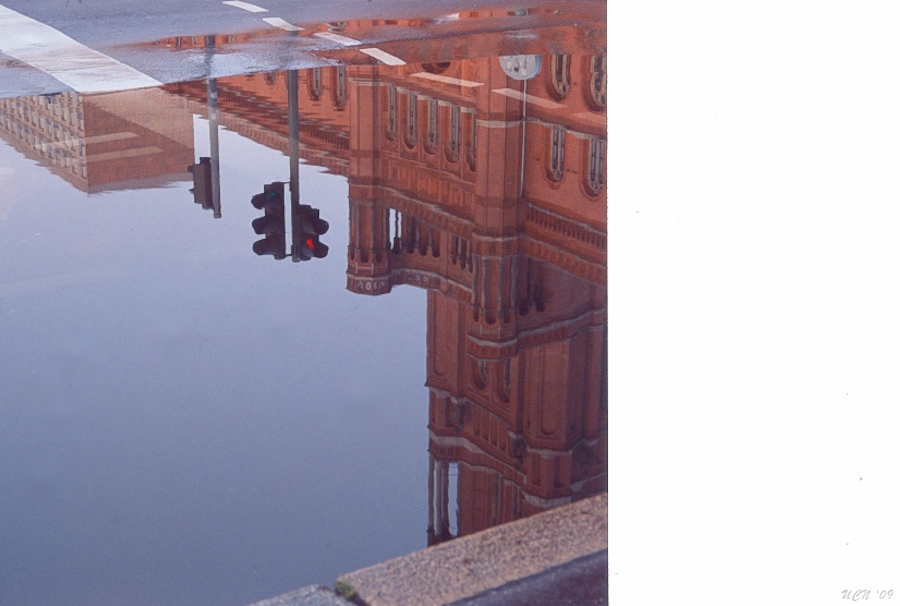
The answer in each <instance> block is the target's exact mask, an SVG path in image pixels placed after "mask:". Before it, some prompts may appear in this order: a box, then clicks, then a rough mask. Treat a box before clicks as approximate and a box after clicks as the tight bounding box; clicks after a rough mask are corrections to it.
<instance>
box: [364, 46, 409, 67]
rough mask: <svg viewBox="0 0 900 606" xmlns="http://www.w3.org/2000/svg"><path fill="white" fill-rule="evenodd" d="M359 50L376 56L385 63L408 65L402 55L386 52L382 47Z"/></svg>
mask: <svg viewBox="0 0 900 606" xmlns="http://www.w3.org/2000/svg"><path fill="white" fill-rule="evenodd" d="M359 52H361V53H365V54H367V55H369V56H370V57H375V58H376V59H378V60H379V61H381V62H382V63H384V64H385V65H406V61H404V60H403V59H401V58H400V57H395V56H394V55H392V54H390V53H386V52H384V51H383V50H381V49H380V48H364V49H361V50H360V51H359Z"/></svg>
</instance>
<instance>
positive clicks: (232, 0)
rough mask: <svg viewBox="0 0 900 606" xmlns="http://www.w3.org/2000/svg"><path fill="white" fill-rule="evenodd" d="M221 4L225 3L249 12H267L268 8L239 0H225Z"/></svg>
mask: <svg viewBox="0 0 900 606" xmlns="http://www.w3.org/2000/svg"><path fill="white" fill-rule="evenodd" d="M222 4H227V5H228V6H233V7H234V8H242V9H244V10H245V11H250V12H251V13H268V12H269V9H267V8H263V7H261V6H256V5H255V4H250V3H249V2H241V0H225V1H224V2H223V3H222Z"/></svg>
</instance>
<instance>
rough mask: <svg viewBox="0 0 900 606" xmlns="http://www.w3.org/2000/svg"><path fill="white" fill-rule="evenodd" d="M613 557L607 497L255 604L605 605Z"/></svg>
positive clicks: (287, 605)
mask: <svg viewBox="0 0 900 606" xmlns="http://www.w3.org/2000/svg"><path fill="white" fill-rule="evenodd" d="M607 554H608V552H607V495H606V494H601V495H598V496H596V497H592V498H589V499H584V500H581V501H577V502H575V503H572V504H570V505H564V506H562V507H558V508H556V509H552V510H550V511H547V512H544V513H540V514H537V515H534V516H531V517H528V518H524V519H522V520H517V521H515V522H511V523H509V524H503V525H501V526H496V527H494V528H489V529H487V530H484V531H482V532H478V533H475V534H472V535H468V536H464V537H460V538H458V539H454V540H452V541H448V542H446V543H441V544H439V545H435V546H433V547H429V548H427V549H423V550H420V551H415V552H413V553H410V554H408V555H405V556H400V557H398V558H393V559H391V560H387V561H385V562H381V563H379V564H375V565H374V566H369V567H367V568H362V569H360V570H357V571H355V572H351V573H349V574H345V575H343V576H342V577H340V578H339V579H338V580H337V582H336V583H335V587H337V588H338V589H339V590H340V592H341V593H342V594H343V595H344V596H346V597H347V598H349V600H351V601H348V600H346V599H344V598H342V597H340V596H338V595H336V594H335V593H334V592H333V591H331V590H329V589H327V588H325V587H322V586H315V585H312V586H309V587H304V588H301V589H298V590H296V591H293V592H290V593H286V594H283V595H281V596H278V597H275V598H272V599H269V600H264V601H262V602H257V603H256V604H252V605H251V606H352V605H353V604H356V605H357V606H359V605H365V606H413V605H414V606H444V605H448V604H453V605H455V606H506V605H510V606H511V605H513V604H515V605H521V606H530V605H532V604H534V605H535V606H537V605H538V604H540V605H541V606H554V605H558V606H566V605H572V606H575V605H593V604H596V605H598V606H599V605H604V606H605V605H606V604H608V585H607V557H608V556H607Z"/></svg>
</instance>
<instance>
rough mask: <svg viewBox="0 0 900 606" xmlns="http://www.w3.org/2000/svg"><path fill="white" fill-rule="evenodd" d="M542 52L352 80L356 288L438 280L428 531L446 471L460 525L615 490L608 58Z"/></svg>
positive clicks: (465, 528) (443, 514)
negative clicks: (519, 77) (611, 484)
mask: <svg viewBox="0 0 900 606" xmlns="http://www.w3.org/2000/svg"><path fill="white" fill-rule="evenodd" d="M545 60H546V63H547V64H548V65H547V66H545V70H544V73H545V74H547V72H548V71H550V73H549V74H547V76H546V78H545V80H543V81H542V80H541V79H540V77H539V78H536V79H535V80H533V81H531V82H529V83H528V85H527V88H526V87H525V86H523V84H522V83H521V82H515V81H511V80H509V79H507V77H506V76H505V75H504V74H503V72H502V71H501V69H500V66H499V64H498V62H497V61H496V59H494V60H481V61H462V62H450V63H442V64H431V65H426V66H416V67H413V66H406V67H405V68H403V69H402V70H399V71H398V70H385V69H383V68H373V69H366V68H358V69H355V70H354V72H353V79H352V81H353V82H354V83H355V86H352V87H351V89H352V93H353V96H352V101H351V107H352V109H353V113H352V117H351V133H350V157H351V167H350V174H349V179H350V204H351V212H350V230H351V233H350V250H349V251H348V272H347V275H348V278H347V284H348V288H349V289H350V290H352V291H354V292H358V293H360V294H372V295H377V294H383V293H386V292H388V291H390V289H391V288H392V287H393V286H394V285H396V284H413V285H416V286H421V287H423V288H426V289H427V290H428V365H427V368H428V379H427V385H428V387H429V390H430V416H429V430H430V434H431V442H430V447H429V451H430V453H431V457H432V460H431V470H432V478H431V503H432V511H431V520H430V522H431V523H430V526H431V528H430V530H431V531H432V534H431V535H430V536H431V540H432V541H437V540H442V539H445V538H448V537H449V536H451V520H450V516H449V502H448V501H449V498H450V495H449V492H450V485H451V481H450V480H451V478H450V475H451V474H452V473H453V472H454V471H455V472H456V473H457V474H458V477H457V479H456V482H457V499H458V503H457V504H458V507H459V513H458V516H459V517H458V529H457V530H456V533H457V534H466V533H470V532H474V531H477V530H480V529H482V528H485V527H488V526H490V525H493V524H497V523H501V522H506V521H510V520H513V519H516V518H518V517H521V516H523V515H528V514H530V513H534V512H537V511H541V510H544V509H547V508H549V507H553V506H555V505H558V504H561V503H564V502H568V501H570V500H572V499H573V498H579V497H582V496H587V495H590V494H593V493H596V492H597V491H600V490H603V489H605V486H606V439H605V437H606V419H605V378H604V377H605V332H606V290H605V284H606V273H605V265H606V246H605V245H606V235H605V232H606V188H605V187H604V181H605V147H606V137H605V130H606V129H605V98H604V95H605V90H604V88H603V87H604V86H605V81H604V79H603V73H602V70H603V69H604V65H603V63H602V55H598V56H597V57H596V58H594V57H592V58H580V57H579V58H574V59H570V58H568V57H548V58H545ZM573 64H574V66H573ZM547 67H549V68H551V69H552V71H551V70H548V69H547ZM576 68H577V69H576ZM404 71H405V72H406V73H403V72H404ZM523 100H525V102H526V103H525V104H524V106H523ZM369 125H371V126H369ZM523 125H524V129H525V131H524V133H523ZM523 143H524V145H523Z"/></svg>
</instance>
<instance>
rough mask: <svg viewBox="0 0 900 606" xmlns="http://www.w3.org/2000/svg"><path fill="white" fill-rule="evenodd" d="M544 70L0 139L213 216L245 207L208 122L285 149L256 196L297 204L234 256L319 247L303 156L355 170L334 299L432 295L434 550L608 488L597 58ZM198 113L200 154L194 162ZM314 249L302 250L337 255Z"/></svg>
mask: <svg viewBox="0 0 900 606" xmlns="http://www.w3.org/2000/svg"><path fill="white" fill-rule="evenodd" d="M540 64H541V66H542V67H541V71H540V73H539V74H538V75H537V76H535V77H534V78H531V79H528V80H516V79H513V78H510V77H509V76H508V75H507V74H506V73H504V70H503V66H502V65H501V62H499V61H498V60H497V58H485V59H470V60H453V61H430V62H425V63H421V64H415V65H412V64H410V65H404V66H399V67H388V66H384V65H376V64H371V65H347V66H333V67H320V68H314V69H309V70H303V71H285V72H270V73H265V74H251V75H242V76H235V77H229V78H221V79H218V80H208V81H197V82H186V83H179V84H172V85H166V86H164V87H162V88H161V89H149V90H138V91H129V92H125V93H115V94H103V95H89V96H82V95H78V94H76V93H64V94H58V95H51V96H36V97H30V98H19V99H3V100H0V134H2V137H3V138H4V139H5V140H6V141H7V142H8V143H10V144H11V145H12V146H14V147H15V148H16V149H17V150H19V151H20V152H21V153H22V154H24V155H26V156H28V157H29V158H32V159H34V160H36V161H38V162H40V163H41V164H42V165H44V166H46V167H47V168H49V169H50V170H51V171H52V172H53V173H54V174H56V175H58V176H60V177H62V178H64V179H65V180H66V181H68V182H69V183H71V184H72V185H74V186H75V187H76V188H77V189H79V190H81V191H86V192H97V191H106V190H110V189H119V188H124V187H128V188H132V189H133V188H152V187H158V186H159V185H160V184H166V183H171V182H176V181H193V187H194V191H193V198H194V201H196V202H198V203H200V205H201V206H203V207H209V208H210V209H212V210H214V213H215V215H217V216H221V215H223V214H226V215H227V213H228V212H229V206H232V207H234V205H248V203H249V201H248V200H246V199H234V197H233V196H230V195H229V192H228V191H227V189H223V188H222V185H221V183H220V182H219V178H218V174H217V173H218V167H219V162H220V158H219V154H220V151H219V147H218V144H217V140H218V139H217V137H218V133H219V127H222V128H224V129H226V130H229V131H232V132H235V133H239V134H240V135H241V136H243V137H245V138H247V139H250V140H252V141H255V142H257V143H260V144H262V145H264V146H266V147H268V148H271V149H274V150H278V151H280V152H281V153H283V154H285V155H287V156H289V157H290V158H291V173H290V177H289V179H288V180H287V181H286V182H275V183H272V184H269V185H268V186H266V184H264V183H259V184H258V188H259V190H260V191H261V192H262V194H261V195H264V198H265V195H267V192H269V191H272V190H273V189H274V190H275V191H276V192H278V193H277V195H280V196H281V197H282V199H283V200H282V205H284V204H287V203H289V204H290V209H291V212H289V213H285V212H284V211H283V210H282V215H281V217H280V219H278V221H276V224H277V225H276V227H275V228H274V229H269V228H268V227H267V226H268V225H269V224H270V222H268V221H266V222H265V223H266V226H264V225H263V224H262V223H258V224H257V223H254V224H253V225H247V229H246V233H247V242H246V247H245V250H246V252H247V254H251V255H252V254H253V252H256V253H257V254H266V253H269V252H270V251H275V252H274V253H273V256H274V257H275V258H276V259H280V258H286V256H287V254H286V245H285V241H284V239H285V238H287V237H288V234H289V233H290V234H291V238H292V239H291V245H292V246H291V250H292V255H291V256H292V257H294V258H295V260H298V257H297V255H299V254H300V253H299V247H300V246H301V244H302V242H304V241H305V240H304V238H305V237H306V235H308V233H309V232H308V231H304V228H303V225H304V220H303V219H304V217H305V218H306V219H307V221H306V223H308V224H315V221H316V220H318V221H321V222H322V223H324V229H323V228H322V225H321V224H318V229H313V232H315V235H316V238H318V236H319V235H323V236H324V238H323V239H324V240H325V241H326V242H327V240H328V235H326V232H327V228H328V218H327V211H323V216H322V217H319V211H318V210H317V209H316V208H314V207H313V205H316V206H321V204H320V202H321V201H320V200H314V199H307V200H304V199H302V197H301V194H300V188H299V185H298V181H299V171H298V170H297V167H298V165H299V163H300V162H303V163H305V164H309V165H314V166H319V167H323V168H325V169H327V171H329V172H331V173H335V174H338V175H342V176H344V177H346V179H347V182H348V185H349V199H348V200H347V203H348V206H349V221H348V224H347V225H346V226H345V227H344V226H342V227H338V226H336V225H332V226H331V227H332V231H331V232H327V234H329V235H330V234H333V232H334V228H335V227H338V229H345V230H346V233H347V234H348V247H347V263H346V289H347V290H348V291H350V292H352V293H356V294H358V295H363V296H372V297H375V296H388V298H390V297H389V293H391V291H392V290H393V289H394V287H396V286H400V285H410V286H415V287H418V288H421V289H424V290H426V291H427V360H426V386H427V388H428V409H429V416H428V428H427V430H428V455H427V456H428V469H429V472H428V473H429V475H428V478H427V491H428V512H427V514H426V513H425V512H423V519H422V525H423V526H426V527H427V540H426V538H425V537H423V541H422V543H423V545H424V544H425V543H426V542H427V544H434V543H437V542H441V541H444V540H447V539H450V538H453V537H455V536H459V535H464V534H467V533H471V532H475V531H477V530H480V529H483V528H486V527H488V526H491V525H495V524H499V523H504V522H508V521H511V520H515V519H517V518H520V517H523V516H527V515H530V514H532V513H535V512H538V511H542V510H545V509H548V508H551V507H554V506H557V505H559V504H562V503H566V502H569V501H571V500H573V499H578V498H581V497H585V496H588V495H591V494H595V493H597V492H599V491H602V490H605V489H606V469H607V468H606V379H605V377H606V322H607V316H606V185H605V184H606V112H605V103H606V97H605V96H606V92H605V86H606V76H605V54H604V53H603V52H602V51H601V50H599V49H598V50H597V52H595V53H593V54H583V55H582V54H579V55H568V54H548V55H544V56H542V57H541V61H540ZM198 115H199V116H202V117H204V118H207V119H208V120H209V121H210V147H209V149H210V156H209V157H205V158H208V159H206V160H204V159H203V158H201V159H199V160H197V161H195V150H194V141H193V136H194V129H193V119H194V116H198ZM189 167H190V171H189V170H188V169H189ZM191 173H193V176H192V175H191ZM285 185H287V193H285V190H284V186H285ZM264 186H266V187H267V189H264ZM279 186H281V189H279ZM286 195H287V196H289V200H286V199H284V197H285V196H286ZM189 201H190V200H189V199H188V198H185V203H186V204H188V203H189ZM259 202H260V204H259V205H257V204H255V203H254V206H255V207H256V208H259V209H260V210H264V209H266V208H267V205H268V202H267V199H260V200H259ZM282 208H284V206H282ZM266 213H267V214H266V216H267V217H268V216H269V213H268V210H266ZM288 220H289V221H290V222H291V225H290V227H288V226H287V225H286V222H287V221H288ZM217 225H219V223H218V222H215V223H214V222H210V224H209V228H210V229H216V226H217ZM257 227H258V228H259V229H257ZM254 232H256V233H257V234H261V235H264V236H265V239H264V243H265V244H264V246H260V245H258V244H257V245H254V244H252V242H253V240H254V239H255V236H254ZM278 238H281V239H282V240H281V241H280V243H279V242H278V241H277V240H278ZM269 244H271V245H272V247H271V248H270V247H269ZM315 244H319V245H320V246H321V247H324V249H323V248H317V247H316V246H315V245H313V246H312V247H311V249H310V251H311V252H310V253H309V254H308V255H307V256H306V258H313V257H323V256H324V254H321V255H320V254H315V251H316V250H318V251H323V250H324V252H325V253H327V250H328V248H327V244H326V243H325V242H318V241H317V242H316V243H315ZM350 346H351V347H352V343H351V344H350ZM385 353H386V354H389V353H390V352H385ZM422 405H423V406H424V398H423V402H422ZM385 437H386V439H387V440H388V441H390V436H385ZM412 481H413V482H421V483H422V489H423V491H424V490H425V486H426V480H425V478H421V479H413V480H412ZM454 503H455V506H454ZM454 510H455V511H454ZM426 515H427V517H426ZM317 581H318V582H328V579H318V580H317ZM301 583H302V582H301ZM301 583H298V584H301Z"/></svg>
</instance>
